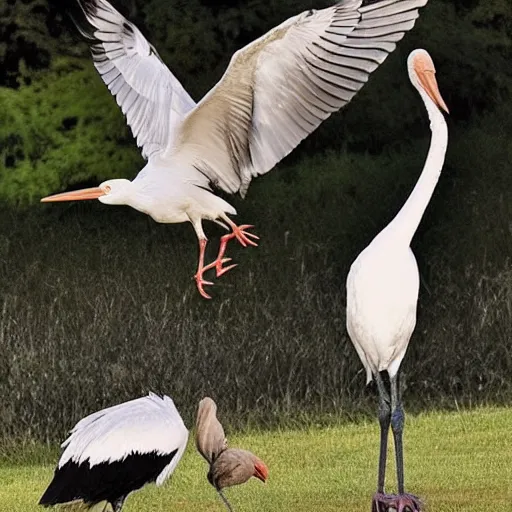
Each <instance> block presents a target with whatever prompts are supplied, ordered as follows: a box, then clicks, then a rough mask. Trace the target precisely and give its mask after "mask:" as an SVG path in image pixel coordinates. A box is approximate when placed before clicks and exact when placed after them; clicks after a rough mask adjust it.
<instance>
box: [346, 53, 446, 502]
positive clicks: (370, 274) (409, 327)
mask: <svg viewBox="0 0 512 512" xmlns="http://www.w3.org/2000/svg"><path fill="white" fill-rule="evenodd" d="M408 71H409V78H410V80H411V83H412V84H413V85H414V87H416V89H417V90H418V92H419V94H420V96H421V98H422V99H423V101H424V103H425V107H426V109H427V112H428V115H429V118H430V123H431V124H430V126H431V130H432V139H431V143H430V149H429V152H428V156H427V160H426V162H425V167H424V168H423V172H422V173H421V176H420V178H419V179H418V182H417V183H416V185H415V187H414V189H413V191H412V192H411V194H410V196H409V198H408V199H407V201H406V202H405V204H404V205H403V207H402V208H401V209H400V211H399V212H398V214H397V215H396V216H395V218H394V219H393V220H392V221H391V222H390V223H389V224H388V225H387V226H386V227H385V228H384V229H383V230H382V231H381V232H380V233H379V234H378V235H377V236H376V237H375V238H374V239H373V240H372V242H371V243H370V244H369V245H368V247H366V249H364V250H363V251H362V252H361V254H360V255H359V256H358V257H357V258H356V260H355V261H354V263H353V264H352V266H351V267H350V271H349V273H348V276H347V331H348V333H349V336H350V339H351V340H352V343H353V344H354V347H355V349H356V351H357V354H358V355H359V358H360V359H361V362H362V363H363V366H364V367H365V370H366V377H367V381H370V380H372V378H375V380H376V383H377V388H378V391H379V422H380V427H381V443H380V456H379V477H378V484H377V493H376V494H375V496H374V502H373V510H375V511H378V510H382V509H384V510H389V509H390V508H393V509H394V510H406V509H408V510H409V511H410V512H419V509H420V504H419V500H418V499H417V498H416V497H415V496H412V495H408V494H405V493H404V478H403V447H402V433H403V424H404V417H405V415H404V412H403V409H402V405H401V400H400V392H399V384H398V375H399V369H400V364H401V363H402V360H403V358H404V356H405V353H406V351H407V347H408V345H409V340H410V338H411V335H412V333H413V331H414V327H415V325H416V307H417V303H418V292H419V283H420V280H419V271H418V265H417V263H416V258H415V257H414V254H413V252H412V250H411V248H410V244H411V240H412V237H413V236H414V233H415V232H416V229H417V228H418V225H419V223H420V221H421V218H422V216H423V213H424V212H425V209H426V207H427V205H428V203H429V201H430V198H431V197H432V193H433V192H434V188H435V186H436V184H437V181H438V179H439V176H440V174H441V170H442V167H443V163H444V157H445V153H446V148H447V144H448V129H447V126H446V121H445V119H444V116H443V113H442V112H441V110H445V111H446V112H448V109H447V107H446V105H445V103H444V100H443V99H442V97H441V94H440V92H439V89H438V86H437V81H436V79H435V67H434V63H433V62H432V59H431V57H430V55H429V54H428V53H427V52H426V51H425V50H415V51H414V52H412V53H411V55H410V56H409V59H408ZM383 371H387V373H388V375H389V381H390V391H391V392H390V393H388V391H387V390H386V388H385V383H384V381H383V379H382V377H381V374H380V372H383ZM390 425H391V428H392V431H393V435H394V439H395V454H396V467H397V479H398V495H392V496H389V495H385V494H384V480H385V467H386V454H387V439H388V431H389V426H390Z"/></svg>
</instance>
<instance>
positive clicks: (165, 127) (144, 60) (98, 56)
mask: <svg viewBox="0 0 512 512" xmlns="http://www.w3.org/2000/svg"><path fill="white" fill-rule="evenodd" d="M79 1H80V0H79ZM81 5H82V4H81ZM82 9H83V11H84V14H85V17H86V19H87V21H88V22H89V23H90V24H91V25H92V26H93V27H94V29H96V30H94V32H93V34H92V36H93V37H94V38H95V39H96V40H97V43H95V44H94V45H93V46H92V53H93V59H94V65H95V67H96V69H97V70H98V72H99V73H100V75H101V77H102V79H103V81H104V82H105V84H106V85H107V86H108V88H109V90H110V92H111V93H112V94H113V95H114V96H116V100H117V103H118V105H119V106H120V107H121V110H122V111H123V114H125V116H126V119H127V121H128V124H129V125H130V127H131V129H132V133H133V136H134V137H135V138H136V139H137V145H138V146H139V147H142V155H143V156H144V157H145V158H149V157H150V156H152V155H154V154H156V153H158V152H160V151H162V150H163V149H164V148H165V147H167V146H168V145H169V144H171V143H172V140H173V133H174V130H175V127H176V125H177V124H178V123H179V122H180V121H181V119H182V118H183V116H184V115H185V114H186V113H187V112H188V111H190V110H191V109H192V108H193V107H194V106H195V102H194V101H193V100H192V98H191V97H190V96H189V95H188V93H187V92H186V91H185V89H184V88H183V86H182V85H181V84H180V82H179V81H178V80H177V79H176V77H175V76H174V75H173V74H172V73H171V72H170V71H169V69H168V68H167V66H166V65H165V64H164V63H163V62H162V60H161V59H160V57H159V56H158V54H157V53H156V51H155V49H154V48H153V47H152V46H151V45H150V44H149V42H148V41H147V40H146V38H145V37H144V36H143V35H142V33H141V32H140V30H139V29H138V28H137V27H136V26H135V25H133V24H132V23H130V22H129V21H128V20H126V19H125V18H124V16H122V15H121V14H120V13H119V12H118V11H117V10H116V9H114V7H112V5H110V4H109V3H108V2H106V1H105V0H96V2H95V3H94V4H91V3H88V4H84V5H82ZM83 32H84V34H85V35H86V36H87V35H88V34H87V33H86V32H85V31H83Z"/></svg>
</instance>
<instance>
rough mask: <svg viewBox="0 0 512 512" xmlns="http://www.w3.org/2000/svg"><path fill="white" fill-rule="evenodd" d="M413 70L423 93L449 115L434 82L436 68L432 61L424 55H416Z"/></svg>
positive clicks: (435, 81)
mask: <svg viewBox="0 0 512 512" xmlns="http://www.w3.org/2000/svg"><path fill="white" fill-rule="evenodd" d="M414 70H415V71H416V75H417V76H418V80H419V81H420V83H421V85H422V87H423V89H424V90H425V92H426V93H427V94H428V95H429V96H430V99H431V100H432V101H433V102H434V103H435V104H436V105H437V106H438V107H439V109H440V110H444V111H445V112H446V113H447V114H449V113H450V111H449V110H448V107H447V106H446V103H445V102H444V100H443V97H442V96H441V93H440V92H439V87H438V85H437V80H436V68H435V67H434V62H433V61H432V59H431V58H430V57H428V56H426V55H417V56H416V58H415V60H414Z"/></svg>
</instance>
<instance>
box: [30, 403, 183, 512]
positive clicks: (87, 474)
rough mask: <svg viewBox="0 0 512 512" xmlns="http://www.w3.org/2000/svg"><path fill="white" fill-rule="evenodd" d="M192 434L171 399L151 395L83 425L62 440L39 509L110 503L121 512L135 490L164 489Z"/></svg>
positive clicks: (102, 413)
mask: <svg viewBox="0 0 512 512" xmlns="http://www.w3.org/2000/svg"><path fill="white" fill-rule="evenodd" d="M187 440H188V430H187V428H186V427H185V425H184V423H183V420H182V418H181V416H180V414H179V412H178V410H177V409H176V406H175V405H174V402H173V401H172V399H171V398H169V397H168V396H163V397H160V396H158V395H155V394H153V393H150V394H149V396H145V397H142V398H137V399H136V400H131V401H129V402H125V403H122V404H119V405H115V406H113V407H109V408H107V409H103V410H101V411H98V412H95V413H94V414H91V415H89V416H87V417H86V418H84V419H82V420H80V421H79V422H78V423H77V424H76V425H75V427H74V428H73V430H72V431H71V435H70V436H69V437H68V439H66V441H64V443H63V444H62V448H64V452H63V453H62V455H61V457H60V460H59V463H58V465H57V468H56V469H55V474H54V477H53V480H52V482H51V483H50V485H49V486H48V488H47V489H46V491H45V493H44V494H43V496H42V498H41V500H40V501H39V504H40V505H44V506H52V505H57V504H71V503H73V504H75V503H76V502H82V503H83V504H84V505H85V506H86V507H87V508H90V507H93V506H94V505H97V504H98V503H102V502H106V503H105V507H104V508H103V510H106V509H107V507H108V505H109V504H110V505H111V506H112V508H113V510H114V512H119V511H120V510H121V508H122V507H123V503H124V500H125V499H126V497H127V496H128V494H130V493H131V492H133V491H136V490H137V489H140V488H141V487H143V486H144V485H146V484H147V483H150V482H156V485H161V484H162V483H163V482H164V481H165V480H166V479H167V478H168V477H169V476H170V475H171V473H172V472H173V471H174V470H175V469H176V466H177V465H178V463H179V461H180V459H181V456H182V455H183V452H184V451H185V448H186V446H187Z"/></svg>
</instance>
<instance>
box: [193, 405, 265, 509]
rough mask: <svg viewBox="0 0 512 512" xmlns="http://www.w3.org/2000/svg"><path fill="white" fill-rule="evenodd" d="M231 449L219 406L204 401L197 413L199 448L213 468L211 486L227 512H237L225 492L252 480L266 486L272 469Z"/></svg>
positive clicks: (238, 450)
mask: <svg viewBox="0 0 512 512" xmlns="http://www.w3.org/2000/svg"><path fill="white" fill-rule="evenodd" d="M227 446H228V443H227V440H226V436H225V435H224V429H223V428H222V425H221V423H220V421H219V420H218V419H217V405H216V404H215V402H214V401H213V400H212V399H211V398H209V397H206V398H203V399H202V400H201V401H200V402H199V407H198V410H197V421H196V447H197V450H198V451H199V453H200V454H201V455H202V456H203V457H204V458H205V459H206V461H207V462H208V464H209V465H210V469H209V471H208V476H207V477H208V482H210V484H212V485H213V487H215V489H216V490H217V492H218V493H219V496H220V497H221V499H222V501H223V502H224V504H225V505H226V507H227V509H228V510H229V511H230V512H233V509H232V508H231V505H230V503H229V501H228V500H227V498H226V496H224V493H223V492H222V489H224V488H225V487H231V486H232V485H238V484H243V483H245V482H247V480H249V478H251V477H252V476H254V477H256V478H258V479H259V480H261V481H262V482H265V481H266V480H267V478H268V468H267V466H266V465H265V463H264V462H263V461H262V460H260V459H259V458H258V457H256V455H254V454H253V453H251V452H249V451H247V450H240V449H238V448H228V447H227Z"/></svg>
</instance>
